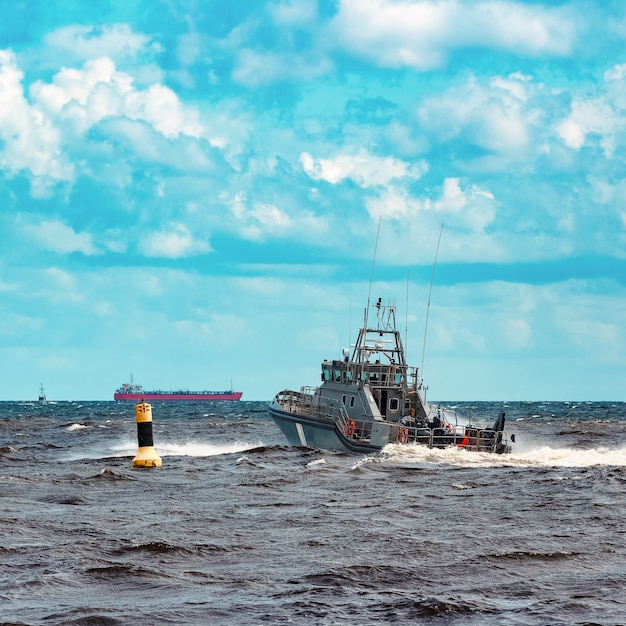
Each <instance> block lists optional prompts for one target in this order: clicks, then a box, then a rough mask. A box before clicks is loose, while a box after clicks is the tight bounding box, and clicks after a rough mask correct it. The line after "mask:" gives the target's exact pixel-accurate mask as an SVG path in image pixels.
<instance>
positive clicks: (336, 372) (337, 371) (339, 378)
mask: <svg viewBox="0 0 626 626" xmlns="http://www.w3.org/2000/svg"><path fill="white" fill-rule="evenodd" d="M335 380H336V381H337V382H338V383H340V382H341V371H340V370H335Z"/></svg>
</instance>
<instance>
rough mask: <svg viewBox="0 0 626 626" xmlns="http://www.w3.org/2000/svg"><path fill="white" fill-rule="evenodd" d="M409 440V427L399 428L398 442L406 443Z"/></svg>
mask: <svg viewBox="0 0 626 626" xmlns="http://www.w3.org/2000/svg"><path fill="white" fill-rule="evenodd" d="M408 440H409V429H408V428H398V443H406V442H407V441H408Z"/></svg>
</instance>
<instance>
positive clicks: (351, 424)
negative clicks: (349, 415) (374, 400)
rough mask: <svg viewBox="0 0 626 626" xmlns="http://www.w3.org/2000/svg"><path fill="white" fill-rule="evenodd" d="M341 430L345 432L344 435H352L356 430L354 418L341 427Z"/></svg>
mask: <svg viewBox="0 0 626 626" xmlns="http://www.w3.org/2000/svg"><path fill="white" fill-rule="evenodd" d="M343 432H344V433H346V437H352V435H354V433H355V432H356V424H355V423H354V420H349V421H348V423H347V424H346V425H345V427H344V429H343Z"/></svg>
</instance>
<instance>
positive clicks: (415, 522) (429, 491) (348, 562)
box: [0, 402, 626, 626]
mask: <svg viewBox="0 0 626 626" xmlns="http://www.w3.org/2000/svg"><path fill="white" fill-rule="evenodd" d="M469 408H470V405H469V404H465V403H457V409H458V410H459V411H460V412H465V413H467V412H468V410H469ZM501 408H504V409H505V410H506V411H507V415H508V419H509V422H508V430H509V432H514V433H515V434H516V439H517V443H516V444H515V445H514V451H513V454H511V455H509V456H492V455H482V454H477V453H468V452H467V451H465V450H459V449H454V450H428V449H426V448H416V447H409V448H407V447H404V448H403V447H400V446H397V445H394V446H390V447H388V448H387V449H385V450H384V451H383V452H381V453H379V454H375V455H371V456H354V455H347V454H335V453H329V452H323V451H319V450H310V449H305V448H296V447H289V446H287V445H285V442H284V440H283V438H282V435H281V433H280V431H279V430H278V428H277V427H276V426H275V425H274V424H273V422H272V421H271V420H270V419H269V417H268V415H267V412H266V405H265V403H254V402H240V403H205V404H162V403H161V404H160V403H154V404H153V405H152V413H153V420H154V443H155V448H156V451H157V453H158V454H159V455H160V456H161V458H162V459H163V466H162V467H161V468H152V469H136V468H133V467H132V466H131V459H132V457H133V456H134V455H135V454H136V452H137V438H136V422H135V408H134V405H133V404H132V403H129V404H126V403H115V402H83V403H81V402H59V403H49V404H46V405H41V406H40V405H38V404H36V403H9V402H4V403H0V624H2V625H8V624H20V625H36V624H37V625H39V624H42V625H50V626H55V625H68V624H73V625H79V624H80V625H104V626H108V625H118V624H145V625H151V624H177V625H178V624H192V625H195V624H202V625H204V624H207V625H208V624H229V625H230V624H235V625H238V624H241V625H246V626H249V625H254V624H307V625H308V624H322V625H331V624H342V625H343V624H350V625H357V624H463V625H465V624H469V625H474V624H475V625H485V624H487V625H492V624H493V625H502V624H507V625H529V626H539V625H541V626H544V625H548V624H549V625H557V624H567V625H572V624H579V625H583V624H584V625H591V624H602V625H615V624H626V597H625V596H624V589H625V588H626V523H625V522H624V517H625V514H626V406H625V405H624V404H622V403H581V404H574V403H539V402H537V403H511V404H509V405H508V406H505V407H502V405H500V404H489V403H473V404H472V405H471V410H472V416H473V417H474V419H475V420H480V419H481V417H484V418H485V421H486V422H489V423H493V420H494V419H495V416H497V414H498V411H500V410H501Z"/></svg>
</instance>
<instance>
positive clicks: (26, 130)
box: [0, 50, 74, 195]
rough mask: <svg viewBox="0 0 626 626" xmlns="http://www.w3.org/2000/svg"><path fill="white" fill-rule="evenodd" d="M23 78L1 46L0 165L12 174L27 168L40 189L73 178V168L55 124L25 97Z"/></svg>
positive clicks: (10, 54)
mask: <svg viewBox="0 0 626 626" xmlns="http://www.w3.org/2000/svg"><path fill="white" fill-rule="evenodd" d="M22 79H23V74H22V72H21V71H20V70H19V69H18V67H17V63H16V59H15V55H14V54H13V53H12V52H11V51H8V50H0V140H1V142H0V168H1V169H3V170H5V171H7V172H9V173H10V174H11V175H14V174H15V173H17V172H19V171H21V170H28V171H30V173H31V174H32V175H33V176H34V177H36V178H38V179H39V180H40V188H41V189H42V190H43V188H45V186H46V185H48V184H54V183H55V182H57V181H70V180H72V178H73V176H74V168H73V166H72V164H71V163H70V162H69V161H68V159H67V157H66V156H65V154H64V153H63V143H62V137H61V134H60V132H59V130H58V128H57V127H56V126H55V125H54V124H53V123H52V121H51V120H50V119H49V118H48V117H47V116H45V115H43V114H42V112H41V111H40V110H38V109H37V108H36V107H32V106H30V105H29V103H28V101H27V100H26V98H25V96H24V90H23V87H22ZM42 195H43V194H42Z"/></svg>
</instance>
